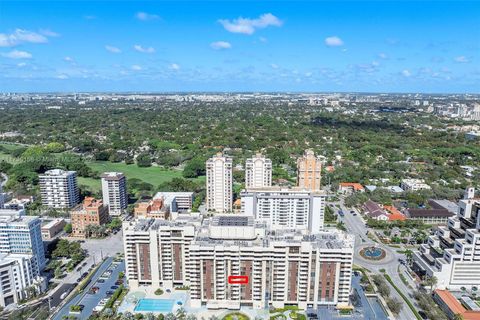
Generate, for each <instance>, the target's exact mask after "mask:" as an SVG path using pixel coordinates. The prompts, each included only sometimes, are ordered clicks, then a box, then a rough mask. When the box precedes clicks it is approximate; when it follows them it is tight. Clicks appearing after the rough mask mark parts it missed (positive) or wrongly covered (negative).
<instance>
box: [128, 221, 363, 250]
mask: <svg viewBox="0 0 480 320" xmlns="http://www.w3.org/2000/svg"><path fill="white" fill-rule="evenodd" d="M165 226H169V227H185V226H192V227H195V230H196V236H195V244H197V245H202V246H215V245H221V246H243V247H254V246H256V247H269V246H271V244H272V243H282V244H283V245H295V244H296V245H299V246H300V245H301V244H302V243H310V244H311V245H313V246H314V247H316V248H318V249H324V250H331V249H336V250H338V249H352V248H353V245H354V238H353V236H352V235H349V234H347V233H344V232H341V231H338V230H336V229H335V230H328V231H324V232H320V233H318V234H314V235H310V234H308V233H307V232H306V231H305V230H294V229H291V230H271V229H270V228H269V227H268V224H267V223H266V222H257V221H255V220H254V219H253V217H251V216H242V215H217V216H214V217H212V218H205V219H203V217H202V216H201V215H191V214H180V215H179V216H178V218H177V219H175V220H173V221H172V220H164V219H144V218H141V219H136V220H133V221H129V222H124V223H123V228H124V231H134V232H149V231H154V230H158V229H160V228H161V227H165ZM227 227H231V228H230V229H231V230H233V231H232V233H229V234H228V237H227V238H225V239H219V238H215V239H214V238H212V237H211V230H212V229H214V228H217V230H220V229H227ZM227 233H228V232H227ZM245 234H253V238H252V239H245V238H244V236H245ZM237 235H238V236H239V238H238V239H236V238H235V237H236V236H237Z"/></svg>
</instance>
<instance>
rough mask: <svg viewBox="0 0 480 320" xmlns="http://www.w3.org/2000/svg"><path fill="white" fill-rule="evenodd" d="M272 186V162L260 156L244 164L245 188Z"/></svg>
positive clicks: (249, 159)
mask: <svg viewBox="0 0 480 320" xmlns="http://www.w3.org/2000/svg"><path fill="white" fill-rule="evenodd" d="M271 185H272V160H270V159H267V158H265V156H263V155H261V154H258V153H257V154H256V155H255V156H254V157H252V158H248V159H247V161H246V163H245V188H263V187H270V186H271Z"/></svg>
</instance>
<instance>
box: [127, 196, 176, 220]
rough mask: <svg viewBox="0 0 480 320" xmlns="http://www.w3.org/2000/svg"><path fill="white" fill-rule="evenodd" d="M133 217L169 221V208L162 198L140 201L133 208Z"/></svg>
mask: <svg viewBox="0 0 480 320" xmlns="http://www.w3.org/2000/svg"><path fill="white" fill-rule="evenodd" d="M133 216H134V217H135V218H145V219H148V218H153V219H169V218H170V206H169V205H167V204H166V203H165V201H164V199H163V198H157V199H151V200H140V201H138V202H137V203H136V204H135V208H133Z"/></svg>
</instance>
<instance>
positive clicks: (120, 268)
mask: <svg viewBox="0 0 480 320" xmlns="http://www.w3.org/2000/svg"><path fill="white" fill-rule="evenodd" d="M112 262H113V258H108V259H107V260H105V262H104V263H103V264H102V265H101V266H100V268H99V269H98V270H97V272H96V273H95V275H94V276H93V277H92V279H91V282H90V283H89V284H88V285H87V287H86V288H85V290H84V292H83V293H81V294H79V295H77V296H76V297H74V298H73V299H72V300H71V301H70V302H69V303H67V304H66V305H65V306H63V307H62V308H61V309H60V310H59V312H58V313H57V314H56V315H55V317H54V318H53V319H54V320H61V319H62V317H63V316H65V315H69V314H70V306H72V305H83V306H84V309H83V310H82V312H81V314H80V315H76V316H77V318H78V319H88V317H90V315H91V314H92V312H93V308H95V307H96V306H97V304H98V303H99V302H100V300H102V299H103V298H106V297H107V291H115V289H112V288H111V287H112V286H114V285H115V281H117V278H118V274H119V273H120V272H124V271H125V262H123V261H122V262H120V263H119V264H116V263H112ZM109 269H110V270H112V274H111V275H110V277H109V278H108V279H105V282H103V283H100V282H98V280H99V279H100V277H101V276H102V274H103V273H104V272H105V271H106V270H109ZM93 287H98V291H97V293H95V294H90V293H89V291H90V289H92V288H93Z"/></svg>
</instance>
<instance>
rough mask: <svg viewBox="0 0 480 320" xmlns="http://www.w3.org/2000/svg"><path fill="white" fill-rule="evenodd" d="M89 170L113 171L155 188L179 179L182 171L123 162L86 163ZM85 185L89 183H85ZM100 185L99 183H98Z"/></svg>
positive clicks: (200, 179)
mask: <svg viewBox="0 0 480 320" xmlns="http://www.w3.org/2000/svg"><path fill="white" fill-rule="evenodd" d="M87 164H88V166H89V167H90V168H92V169H93V170H95V171H98V172H99V173H100V174H101V173H102V172H108V171H115V172H123V174H125V176H126V177H127V180H128V179H132V178H137V179H140V180H142V181H144V182H147V183H150V184H152V185H153V186H154V187H155V188H156V187H158V186H159V185H160V184H162V183H164V182H167V181H170V180H172V179H173V178H181V177H182V171H180V170H173V169H163V168H160V167H146V168H144V167H138V166H137V165H136V164H125V163H123V162H115V163H114V162H108V161H94V162H88V163H87ZM198 179H199V181H205V177H200V178H198ZM86 183H91V184H92V182H88V181H86ZM99 183H100V182H99Z"/></svg>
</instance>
